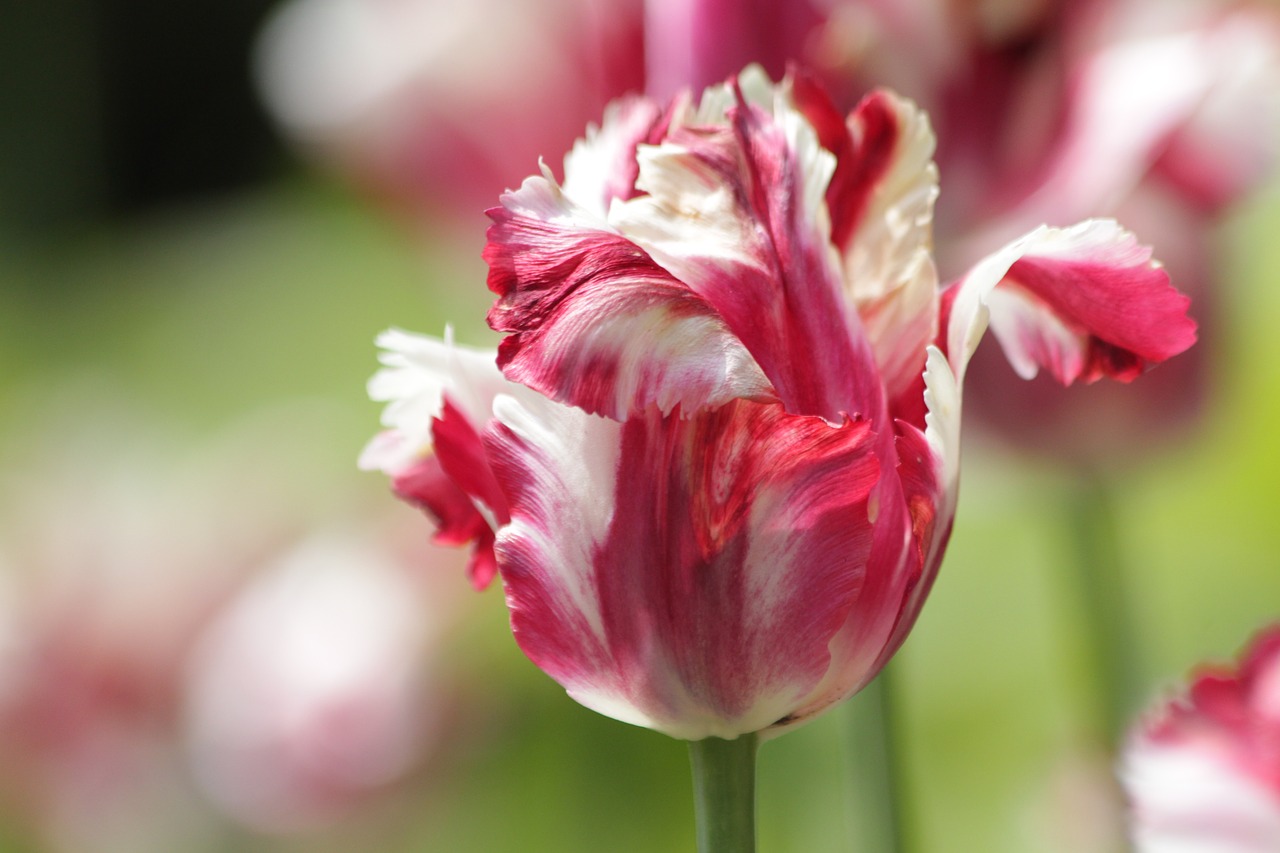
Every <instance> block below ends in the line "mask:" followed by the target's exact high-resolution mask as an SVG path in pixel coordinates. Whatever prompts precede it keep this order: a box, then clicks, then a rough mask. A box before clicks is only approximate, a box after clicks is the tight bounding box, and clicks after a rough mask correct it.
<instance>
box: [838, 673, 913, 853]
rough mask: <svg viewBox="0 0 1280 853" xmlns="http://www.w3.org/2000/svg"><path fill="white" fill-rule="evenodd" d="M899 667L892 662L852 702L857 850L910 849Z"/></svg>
mask: <svg viewBox="0 0 1280 853" xmlns="http://www.w3.org/2000/svg"><path fill="white" fill-rule="evenodd" d="M893 668H894V665H893V663H892V662H891V663H890V664H889V666H887V667H885V668H884V669H882V670H881V671H880V674H879V675H877V676H876V677H875V679H874V680H873V681H872V682H871V683H870V684H868V685H867V686H866V687H864V688H862V690H861V691H859V692H858V695H857V696H854V697H853V699H852V700H850V702H849V715H850V721H849V722H850V725H849V727H848V737H849V754H850V757H851V759H852V761H851V766H850V772H851V774H852V781H853V785H852V787H853V790H852V792H851V793H852V796H851V797H850V814H851V817H852V820H853V826H852V830H853V835H854V840H855V843H854V849H855V850H858V851H860V853H904V851H906V850H909V849H910V847H909V845H908V843H907V837H906V835H907V833H906V821H905V810H906V808H907V802H906V797H905V791H904V788H905V784H906V780H904V779H903V770H904V768H903V767H902V766H901V765H900V764H899V756H898V751H897V749H896V748H895V746H896V743H895V741H896V732H895V728H896V726H895V722H896V717H895V708H894V685H893V681H894V679H893V678H892V673H891V670H892V669H893Z"/></svg>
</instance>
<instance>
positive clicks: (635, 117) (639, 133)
mask: <svg viewBox="0 0 1280 853" xmlns="http://www.w3.org/2000/svg"><path fill="white" fill-rule="evenodd" d="M664 118H665V117H664V113H663V111H662V110H661V109H660V108H659V107H658V105H657V104H656V103H654V102H653V101H651V100H649V99H648V98H641V97H638V96H631V97H627V98H621V99H619V100H617V101H614V102H612V103H611V104H609V106H608V107H607V108H606V109H605V113H604V121H603V122H601V123H600V126H599V127H595V126H591V127H588V128H587V133H586V136H584V137H583V138H582V139H579V140H578V141H577V142H576V143H574V146H573V150H572V151H570V152H569V154H568V155H567V156H566V157H565V158H564V184H563V187H562V189H563V191H564V194H565V195H566V196H567V197H569V198H570V199H573V202H574V203H575V204H577V205H579V206H581V207H582V208H583V209H584V210H588V211H590V212H591V213H592V214H594V215H595V216H598V217H599V218H601V219H603V218H604V217H605V216H607V215H608V212H609V206H610V204H612V203H613V200H614V199H615V198H620V199H628V198H631V197H632V196H634V195H635V194H636V177H637V176H638V174H639V170H638V169H637V167H636V146H637V145H639V144H640V143H642V142H653V141H656V140H655V138H654V137H655V134H659V133H660V132H661V130H662V129H663V127H664V125H665V121H664Z"/></svg>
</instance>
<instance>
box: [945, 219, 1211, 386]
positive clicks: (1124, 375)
mask: <svg viewBox="0 0 1280 853" xmlns="http://www.w3.org/2000/svg"><path fill="white" fill-rule="evenodd" d="M945 298H946V300H947V303H948V305H949V308H950V320H949V325H948V327H947V332H946V335H947V338H946V345H947V355H948V357H949V359H950V361H951V366H952V369H953V370H954V371H955V373H956V375H957V377H959V378H961V379H963V377H964V371H965V367H966V365H967V364H968V361H969V358H970V356H972V355H973V351H974V350H975V349H976V348H977V346H978V342H979V340H981V338H982V334H983V332H984V331H985V330H986V327H987V325H988V323H989V324H990V326H991V329H992V331H993V332H994V333H995V335H996V337H997V339H998V340H999V341H1000V344H1001V346H1002V347H1003V348H1004V351H1005V354H1006V355H1007V356H1008V358H1009V361H1010V362H1011V363H1012V364H1013V366H1014V367H1015V369H1017V370H1018V371H1019V372H1020V373H1021V374H1022V375H1023V376H1025V377H1028V378H1029V377H1030V376H1034V375H1035V373H1036V372H1037V370H1038V369H1039V368H1041V367H1043V368H1046V369H1048V370H1049V371H1050V372H1051V373H1052V374H1053V375H1054V377H1055V378H1057V379H1058V381H1060V382H1062V383H1063V384H1064V385H1066V384H1070V383H1072V382H1074V381H1077V380H1081V381H1084V382H1092V381H1094V380H1096V379H1099V378H1100V377H1102V376H1110V377H1112V378H1114V379H1119V380H1121V381H1125V382H1127V381H1129V380H1131V379H1134V378H1136V377H1137V376H1138V375H1140V374H1141V373H1142V372H1143V371H1144V370H1145V369H1146V368H1147V367H1149V366H1150V365H1152V364H1156V363H1158V362H1161V361H1164V360H1165V359H1167V358H1170V357H1172V356H1174V355H1176V354H1178V353H1180V352H1182V351H1183V350H1185V349H1186V348H1187V347H1189V346H1191V344H1193V343H1194V342H1195V338H1196V324H1195V321H1194V320H1192V319H1191V318H1190V317H1188V316H1187V307H1188V304H1189V300H1188V299H1187V297H1185V296H1183V295H1182V294H1181V293H1179V292H1178V291H1177V290H1175V289H1174V288H1173V287H1172V286H1171V285H1170V284H1169V276H1168V275H1167V274H1166V273H1165V271H1164V270H1163V268H1161V267H1160V266H1159V264H1156V263H1154V262H1153V261H1152V260H1151V250H1150V249H1148V248H1147V247H1145V246H1141V245H1139V244H1138V242H1137V240H1136V239H1134V237H1133V235H1132V234H1130V233H1129V232H1127V231H1125V230H1124V229H1122V228H1121V227H1120V226H1119V225H1117V224H1116V223H1115V222H1113V221H1111V220H1090V221H1087V222H1082V223H1080V224H1079V225H1076V226H1073V227H1071V228H1062V229H1059V228H1047V227H1042V228H1039V229H1037V230H1035V231H1033V232H1031V233H1030V234H1028V235H1026V236H1025V237H1022V238H1021V239H1019V240H1015V241H1014V242H1013V243H1010V244H1009V245H1007V246H1005V247H1004V248H1003V249H1001V250H1000V251H998V252H996V253H994V254H992V255H991V256H989V257H987V258H986V259H984V260H983V261H981V262H979V263H978V264H977V265H976V266H975V267H974V268H973V269H972V270H971V271H970V272H969V273H968V274H967V275H966V276H965V277H964V278H963V279H962V280H961V281H960V282H959V283H958V284H956V285H954V286H953V288H952V290H951V291H949V292H948V293H947V294H946V297H945Z"/></svg>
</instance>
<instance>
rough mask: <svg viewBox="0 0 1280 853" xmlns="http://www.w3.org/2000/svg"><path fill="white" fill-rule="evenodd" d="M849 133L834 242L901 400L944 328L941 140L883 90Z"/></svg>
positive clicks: (838, 180)
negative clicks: (940, 310)
mask: <svg viewBox="0 0 1280 853" xmlns="http://www.w3.org/2000/svg"><path fill="white" fill-rule="evenodd" d="M845 138H846V139H847V140H848V142H847V149H846V150H845V151H844V152H843V156H840V157H839V161H838V165H837V167H836V173H835V177H834V179H833V180H832V184H831V189H830V190H829V191H828V203H829V205H830V208H831V216H832V221H833V239H834V240H835V243H836V246H837V247H838V248H839V249H840V251H841V253H842V255H843V259H844V286H845V288H846V291H847V293H848V294H849V298H850V299H851V300H852V301H853V303H854V304H855V305H856V306H857V309H858V313H859V315H860V316H861V317H862V323H863V326H864V327H865V329H866V333H867V337H868V338H869V340H870V341H871V346H872V349H873V350H874V351H875V356H876V363H877V365H878V366H879V369H880V374H881V379H882V381H883V382H884V386H885V390H886V392H887V393H888V395H889V397H890V399H893V398H894V397H897V396H898V395H900V394H901V393H902V392H903V391H904V390H905V389H906V388H907V387H908V386H910V385H911V384H912V383H913V382H914V381H915V380H916V378H917V377H919V375H920V372H921V370H923V369H924V357H925V347H926V346H927V345H928V344H929V343H930V342H931V341H932V340H933V339H934V336H935V335H936V334H937V324H938V317H937V292H938V274H937V270H936V268H935V267H934V263H933V258H932V256H931V252H932V250H933V235H932V223H933V203H934V200H935V199H936V198H937V197H938V169H937V167H936V166H935V165H934V163H933V150H934V144H935V143H934V136H933V131H932V129H931V128H930V126H929V119H928V117H927V116H926V115H925V114H924V112H922V111H921V110H920V109H919V108H917V107H916V106H915V104H912V103H911V102H910V101H907V100H905V99H903V98H899V97H897V96H895V95H892V94H890V93H888V92H883V91H880V92H874V93H872V94H871V95H868V96H867V97H866V98H865V99H864V100H863V101H862V103H860V104H859V105H858V107H857V109H856V110H854V112H853V113H852V114H851V115H850V116H849V119H848V122H847V130H845ZM837 153H838V156H839V154H840V152H837Z"/></svg>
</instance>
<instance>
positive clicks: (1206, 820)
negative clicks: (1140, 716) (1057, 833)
mask: <svg viewBox="0 0 1280 853" xmlns="http://www.w3.org/2000/svg"><path fill="white" fill-rule="evenodd" d="M1122 775H1123V778H1124V783H1125V787H1126V788H1127V789H1128V792H1129V797H1130V799H1131V801H1132V808H1133V835H1134V842H1135V845H1136V849H1137V850H1139V851H1142V853H1166V851H1168V853H1172V851H1178V853H1195V851H1203V853H1264V851H1272V850H1275V849H1276V846H1275V845H1276V840H1277V839H1280V625H1275V626H1272V627H1270V628H1268V629H1267V630H1265V631H1263V632H1262V633H1261V634H1259V635H1258V637H1257V638H1255V640H1254V641H1253V643H1252V645H1251V647H1250V648H1249V650H1248V651H1247V652H1246V653H1245V654H1244V656H1243V659H1242V661H1241V663H1240V665H1239V667H1238V668H1236V669H1234V670H1231V669H1224V668H1217V669H1211V670H1207V671H1204V672H1201V673H1200V674H1198V675H1197V677H1196V678H1195V679H1194V680H1193V681H1192V683H1191V686H1190V689H1189V690H1188V691H1187V692H1186V693H1185V694H1180V695H1178V696H1176V697H1174V698H1172V699H1170V700H1169V701H1167V702H1165V703H1162V705H1161V706H1160V707H1159V708H1158V709H1157V710H1156V711H1155V713H1153V714H1152V716H1151V717H1150V718H1148V719H1147V720H1145V721H1144V722H1143V724H1142V725H1140V726H1139V727H1138V728H1137V729H1136V730H1135V731H1134V733H1133V736H1132V737H1131V738H1130V741H1129V744H1128V747H1127V749H1126V751H1125V758H1124V767H1123V772H1122Z"/></svg>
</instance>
